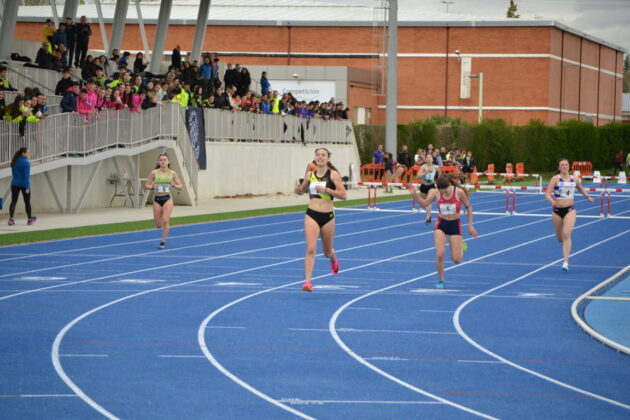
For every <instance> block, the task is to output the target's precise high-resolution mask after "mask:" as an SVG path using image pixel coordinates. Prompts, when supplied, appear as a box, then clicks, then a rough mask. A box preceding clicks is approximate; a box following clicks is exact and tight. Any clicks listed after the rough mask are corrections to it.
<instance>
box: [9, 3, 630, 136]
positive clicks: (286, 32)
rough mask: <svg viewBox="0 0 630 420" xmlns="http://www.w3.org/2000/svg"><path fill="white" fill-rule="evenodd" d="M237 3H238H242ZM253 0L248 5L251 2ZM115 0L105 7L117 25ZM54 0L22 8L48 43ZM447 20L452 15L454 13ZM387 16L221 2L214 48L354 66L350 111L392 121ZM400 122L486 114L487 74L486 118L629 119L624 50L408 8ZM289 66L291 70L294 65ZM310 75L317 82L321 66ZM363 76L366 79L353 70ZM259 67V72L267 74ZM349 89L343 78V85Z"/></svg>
mask: <svg viewBox="0 0 630 420" xmlns="http://www.w3.org/2000/svg"><path fill="white" fill-rule="evenodd" d="M235 3H237V4H238V5H236V4H235ZM242 6H246V7H242ZM158 11H159V6H158V5H155V4H145V3H143V4H142V14H143V18H144V24H145V28H146V33H147V38H148V39H149V42H150V43H151V42H152V40H153V39H154V36H155V34H154V31H155V22H156V19H157V16H158ZM196 13H197V6H195V5H182V4H178V3H175V4H174V5H173V8H172V12H171V20H170V21H169V25H170V26H169V27H168V34H167V38H166V46H165V50H166V51H167V52H168V51H171V50H172V49H173V48H174V46H175V45H177V44H180V45H181V46H182V49H183V50H190V49H191V46H192V39H193V35H194V28H195V19H196ZM78 14H79V15H86V16H87V17H88V18H89V19H90V20H91V21H92V23H94V27H93V31H94V35H93V36H92V40H91V43H90V48H92V49H99V48H100V49H102V48H103V44H102V41H101V37H100V32H99V30H98V25H97V24H96V22H97V12H96V9H95V7H94V6H93V5H91V4H90V5H82V6H80V7H79V12H78ZM113 14H114V5H112V4H109V5H108V4H104V5H103V16H104V21H105V27H106V30H107V31H108V32H109V30H110V26H111V21H112V17H113ZM49 16H50V8H49V7H43V6H37V7H27V6H22V7H21V8H20V11H19V17H18V24H17V27H16V37H17V38H23V39H31V40H34V41H39V40H41V39H40V38H41V26H42V22H43V20H44V19H45V18H46V17H49ZM127 16H128V21H127V22H128V25H127V26H126V28H125V33H124V41H123V49H125V50H131V51H136V50H142V49H143V46H142V41H141V36H140V30H139V25H138V21H139V20H138V19H137V17H136V15H135V9H134V8H133V7H130V8H129V10H128V15H127ZM445 18H448V19H449V20H448V21H446V20H444V19H445ZM383 24H384V22H383V19H382V18H378V17H375V13H374V10H372V9H369V8H366V7H359V6H347V5H343V4H340V5H337V4H335V5H330V4H328V5H327V4H322V3H312V2H307V1H304V2H296V1H291V2H288V1H282V0H274V1H269V0H257V1H253V0H239V1H237V2H228V1H215V2H212V6H211V9H210V18H209V20H208V27H207V30H206V38H205V43H204V47H203V50H204V51H213V52H217V53H218V54H219V55H220V56H221V57H222V60H223V61H225V62H231V63H241V64H242V65H245V66H256V68H259V67H260V66H263V67H264V66H304V67H305V68H309V67H310V66H345V67H348V68H349V69H363V70H364V72H360V71H358V72H357V71H348V72H347V74H348V75H349V76H348V78H347V80H346V81H345V82H344V83H343V86H342V88H343V90H344V93H345V95H340V96H342V97H343V98H345V99H346V100H347V103H348V104H349V106H350V108H351V117H353V118H355V119H356V118H357V117H359V119H360V120H365V122H371V123H375V124H383V123H384V121H385V110H384V108H385V97H383V96H379V95H378V93H379V86H380V85H382V83H379V82H378V80H379V77H375V78H367V79H369V80H366V77H364V76H365V70H369V71H372V74H374V73H376V72H380V66H382V65H383V64H385V60H383V58H382V57H383V53H384V51H383V48H382V47H381V45H383V42H382V39H383V38H382V34H383V33H384V30H383V28H382V25H383ZM398 41H399V42H398V120H399V122H400V123H408V122H411V121H414V120H418V119H424V118H426V117H429V116H431V115H436V114H437V115H446V116H449V117H460V118H462V119H465V120H468V121H476V120H477V114H478V108H479V102H478V100H479V93H478V80H479V79H472V78H469V77H468V74H472V75H478V74H479V73H483V74H484V87H483V106H482V111H483V117H484V118H503V119H505V120H506V121H508V123H511V124H526V123H527V122H528V121H529V120H530V119H539V120H542V121H543V122H545V123H547V124H551V125H553V124H556V123H558V122H559V121H563V120H567V119H577V118H580V119H582V120H587V121H592V122H593V123H594V124H597V125H601V124H606V123H608V122H612V121H621V118H622V117H621V101H622V83H623V55H624V52H625V51H624V49H623V48H621V47H618V46H615V45H612V44H611V43H608V42H606V41H604V40H601V39H598V38H596V37H593V36H589V35H588V34H585V33H582V32H580V31H578V30H576V29H573V28H570V27H567V26H565V25H563V24H560V23H557V22H553V21H539V20H534V21H524V20H520V19H498V20H489V19H485V18H479V17H477V18H473V17H470V16H458V15H434V16H430V15H427V14H425V13H423V12H421V11H420V10H415V11H405V12H404V13H400V14H399V30H398ZM287 73H289V72H287ZM316 73H317V75H315V76H313V77H311V78H310V79H309V80H308V81H309V82H313V83H316V82H317V80H318V78H319V77H320V76H318V75H319V74H320V73H319V72H316ZM352 74H362V77H356V78H354V79H353V78H352V77H351V75H352ZM257 76H258V75H257V74H253V77H254V78H255V77H257ZM337 89H339V86H337Z"/></svg>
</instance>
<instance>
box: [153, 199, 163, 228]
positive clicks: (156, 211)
mask: <svg viewBox="0 0 630 420" xmlns="http://www.w3.org/2000/svg"><path fill="white" fill-rule="evenodd" d="M153 221H154V222H155V227H156V228H158V229H159V228H161V227H162V206H160V205H159V204H158V203H156V202H155V200H153Z"/></svg>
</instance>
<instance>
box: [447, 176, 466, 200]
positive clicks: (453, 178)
mask: <svg viewBox="0 0 630 420" xmlns="http://www.w3.org/2000/svg"><path fill="white" fill-rule="evenodd" d="M446 177H447V178H448V180H449V181H450V182H451V185H454V186H456V187H457V188H459V189H460V190H462V191H464V193H465V194H466V195H467V196H468V195H469V194H470V192H469V191H468V190H467V189H466V188H464V187H462V185H461V180H462V178H463V177H464V174H463V173H461V172H460V171H455V172H450V173H448V174H447V175H446Z"/></svg>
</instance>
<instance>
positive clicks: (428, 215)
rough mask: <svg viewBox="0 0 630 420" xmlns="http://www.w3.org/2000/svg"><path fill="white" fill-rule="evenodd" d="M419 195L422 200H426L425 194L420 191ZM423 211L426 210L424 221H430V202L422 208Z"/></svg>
mask: <svg viewBox="0 0 630 420" xmlns="http://www.w3.org/2000/svg"><path fill="white" fill-rule="evenodd" d="M420 197H422V199H423V200H426V199H427V194H423V193H420ZM424 211H426V212H427V217H426V219H425V222H426V223H428V222H430V221H431V204H429V205H428V206H426V207H425V208H424Z"/></svg>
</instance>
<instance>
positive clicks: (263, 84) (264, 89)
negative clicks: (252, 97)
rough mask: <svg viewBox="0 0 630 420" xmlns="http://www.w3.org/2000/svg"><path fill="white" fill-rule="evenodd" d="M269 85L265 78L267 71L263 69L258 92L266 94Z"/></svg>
mask: <svg viewBox="0 0 630 420" xmlns="http://www.w3.org/2000/svg"><path fill="white" fill-rule="evenodd" d="M270 87H271V85H270V84H269V80H267V72H266V71H263V72H262V76H260V93H261V94H262V95H266V94H268V93H269V88H270Z"/></svg>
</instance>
